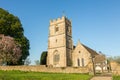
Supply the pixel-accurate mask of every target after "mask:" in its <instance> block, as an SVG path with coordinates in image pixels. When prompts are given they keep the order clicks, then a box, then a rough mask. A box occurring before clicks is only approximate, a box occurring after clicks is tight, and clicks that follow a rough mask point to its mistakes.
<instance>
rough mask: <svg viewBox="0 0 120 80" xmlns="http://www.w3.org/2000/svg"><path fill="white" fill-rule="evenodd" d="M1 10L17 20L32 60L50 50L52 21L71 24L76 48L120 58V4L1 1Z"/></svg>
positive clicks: (116, 0)
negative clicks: (81, 46)
mask: <svg viewBox="0 0 120 80" xmlns="http://www.w3.org/2000/svg"><path fill="white" fill-rule="evenodd" d="M0 7H1V8H3V9H5V10H8V11H9V12H10V13H12V14H14V15H16V16H18V17H19V18H20V20H21V23H22V25H23V28H24V33H25V36H26V37H27V38H28V39H29V40H30V47H31V49H30V60H31V61H32V64H34V60H39V58H40V55H41V53H42V51H46V50H47V41H48V27H49V21H50V20H51V19H56V18H58V17H62V15H63V12H64V14H65V15H66V16H67V17H68V18H69V19H71V20H72V29H73V30H72V33H73V34H72V36H73V41H74V45H76V44H77V42H78V40H79V39H80V41H81V43H83V44H85V45H87V46H88V47H90V48H92V49H94V50H96V51H97V52H98V51H101V52H102V53H104V54H106V55H107V56H118V55H120V0H0Z"/></svg>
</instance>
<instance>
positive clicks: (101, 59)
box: [95, 54, 106, 63]
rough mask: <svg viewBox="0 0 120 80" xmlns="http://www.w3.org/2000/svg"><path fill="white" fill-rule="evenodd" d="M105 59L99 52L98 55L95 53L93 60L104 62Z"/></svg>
mask: <svg viewBox="0 0 120 80" xmlns="http://www.w3.org/2000/svg"><path fill="white" fill-rule="evenodd" d="M105 60H106V58H105V56H104V55H101V54H99V55H96V56H95V62H96V63H99V62H104V61H105Z"/></svg>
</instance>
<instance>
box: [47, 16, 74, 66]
mask: <svg viewBox="0 0 120 80" xmlns="http://www.w3.org/2000/svg"><path fill="white" fill-rule="evenodd" d="M72 50H73V43H72V26H71V21H70V20H68V19H67V18H66V17H64V16H63V17H62V18H58V19H56V20H50V25H49V36H48V55H47V65H48V66H53V67H67V66H71V64H72V62H71V61H72V58H71V57H72V56H71V53H72Z"/></svg>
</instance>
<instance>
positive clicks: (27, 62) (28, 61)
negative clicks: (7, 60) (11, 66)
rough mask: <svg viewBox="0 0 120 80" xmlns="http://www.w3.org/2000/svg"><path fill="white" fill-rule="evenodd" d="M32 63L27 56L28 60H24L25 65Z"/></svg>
mask: <svg viewBox="0 0 120 80" xmlns="http://www.w3.org/2000/svg"><path fill="white" fill-rule="evenodd" d="M30 63H31V60H30V58H27V59H26V60H25V62H24V65H27V66H28V65H29V64H30Z"/></svg>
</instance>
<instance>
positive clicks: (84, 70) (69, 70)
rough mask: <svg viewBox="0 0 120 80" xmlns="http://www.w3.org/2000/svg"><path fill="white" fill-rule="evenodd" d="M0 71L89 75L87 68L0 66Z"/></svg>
mask: <svg viewBox="0 0 120 80" xmlns="http://www.w3.org/2000/svg"><path fill="white" fill-rule="evenodd" d="M0 70H5V71H6V70H20V71H34V72H53V73H89V70H88V68H87V67H79V68H77V67H62V68H57V67H56V68H49V67H45V66H44V65H43V66H42V65H40V66H0Z"/></svg>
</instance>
